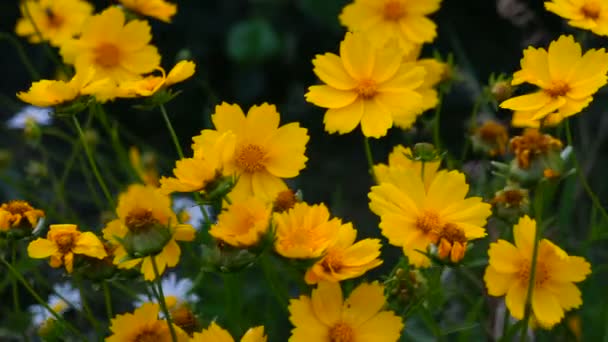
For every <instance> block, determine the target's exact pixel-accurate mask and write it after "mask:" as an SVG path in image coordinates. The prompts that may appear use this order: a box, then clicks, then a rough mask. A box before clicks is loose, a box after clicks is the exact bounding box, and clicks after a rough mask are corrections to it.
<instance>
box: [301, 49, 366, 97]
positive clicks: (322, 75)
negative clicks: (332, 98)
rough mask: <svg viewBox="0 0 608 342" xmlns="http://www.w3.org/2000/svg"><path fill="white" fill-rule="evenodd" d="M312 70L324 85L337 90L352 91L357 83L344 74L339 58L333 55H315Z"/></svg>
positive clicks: (344, 70)
mask: <svg viewBox="0 0 608 342" xmlns="http://www.w3.org/2000/svg"><path fill="white" fill-rule="evenodd" d="M312 64H313V65H314V66H315V68H314V69H313V70H314V72H315V74H316V75H317V77H319V79H320V80H321V81H323V82H324V83H325V84H327V85H329V86H331V87H332V88H336V89H339V90H351V89H354V88H355V86H356V85H357V83H356V82H355V80H354V79H353V78H352V77H351V76H350V75H349V74H348V73H347V72H346V69H344V64H343V63H342V60H341V59H340V57H339V56H337V55H334V54H333V53H326V54H324V55H317V56H316V57H315V59H314V60H313V61H312Z"/></svg>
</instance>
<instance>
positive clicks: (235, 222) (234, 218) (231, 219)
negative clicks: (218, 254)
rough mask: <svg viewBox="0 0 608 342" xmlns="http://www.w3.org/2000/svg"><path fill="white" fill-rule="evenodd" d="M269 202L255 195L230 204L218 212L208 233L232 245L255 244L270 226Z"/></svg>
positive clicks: (247, 245) (245, 245)
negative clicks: (215, 220) (214, 222)
mask: <svg viewBox="0 0 608 342" xmlns="http://www.w3.org/2000/svg"><path fill="white" fill-rule="evenodd" d="M271 210H272V207H271V206H270V204H268V203H266V202H264V201H262V200H261V199H259V198H257V197H250V198H248V199H246V200H243V201H237V202H233V203H232V204H230V205H229V206H228V208H227V210H225V211H223V212H222V213H221V214H219V216H218V219H217V223H216V224H214V225H212V226H211V228H210V230H209V234H211V236H213V237H214V238H216V239H219V240H222V241H224V242H225V243H227V244H229V245H231V246H234V247H251V246H254V245H256V244H257V243H258V242H259V241H260V239H261V238H262V236H263V235H264V234H265V233H266V232H267V231H268V227H269V226H270V212H271Z"/></svg>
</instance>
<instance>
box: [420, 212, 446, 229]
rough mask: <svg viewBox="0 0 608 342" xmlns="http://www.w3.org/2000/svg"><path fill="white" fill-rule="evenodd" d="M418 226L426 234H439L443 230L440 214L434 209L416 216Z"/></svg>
mask: <svg viewBox="0 0 608 342" xmlns="http://www.w3.org/2000/svg"><path fill="white" fill-rule="evenodd" d="M416 228H418V229H420V230H421V231H422V232H424V233H425V234H437V233H438V232H440V231H441V228H442V224H441V221H440V220H439V215H437V213H435V212H433V211H429V210H425V211H423V212H422V214H421V215H420V216H418V218H416Z"/></svg>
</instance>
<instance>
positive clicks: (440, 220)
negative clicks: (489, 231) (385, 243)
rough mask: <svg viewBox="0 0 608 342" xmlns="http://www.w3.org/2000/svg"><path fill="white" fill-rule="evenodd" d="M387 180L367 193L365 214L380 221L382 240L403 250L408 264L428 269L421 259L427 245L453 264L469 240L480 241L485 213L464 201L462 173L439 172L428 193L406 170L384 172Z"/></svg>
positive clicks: (475, 200)
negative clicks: (368, 207) (378, 218)
mask: <svg viewBox="0 0 608 342" xmlns="http://www.w3.org/2000/svg"><path fill="white" fill-rule="evenodd" d="M388 177H389V180H388V181H387V182H384V183H382V184H380V185H378V186H373V187H372V189H371V192H370V193H369V195H368V197H369V199H370V208H371V210H372V211H373V212H374V213H375V214H376V215H378V216H380V229H382V235H384V236H386V237H387V238H388V240H389V243H390V244H392V245H395V246H399V247H402V248H403V252H404V253H405V255H406V256H407V257H408V259H409V262H410V264H413V265H415V266H418V267H428V266H430V260H429V259H428V258H427V256H426V255H424V254H423V253H426V251H427V247H429V245H430V244H436V245H437V247H438V249H439V256H440V257H443V258H446V257H447V256H450V259H451V260H452V261H453V262H455V260H456V261H458V260H460V259H461V258H462V256H464V251H465V249H466V246H467V242H468V241H469V240H472V239H477V238H481V237H484V236H485V235H486V232H485V229H484V228H483V227H484V226H485V224H486V220H487V218H488V217H489V216H490V214H491V210H490V208H491V207H490V205H489V204H487V203H483V202H482V199H481V198H480V197H468V198H467V197H466V196H467V193H468V192H469V185H468V184H467V183H466V180H465V176H464V174H463V173H461V172H458V171H450V172H448V171H440V172H438V173H437V174H436V176H435V178H434V179H433V180H432V182H431V184H430V185H429V187H428V189H425V186H424V184H423V182H422V179H421V177H420V175H419V174H417V173H416V172H415V171H414V170H412V169H394V170H390V172H389V175H388Z"/></svg>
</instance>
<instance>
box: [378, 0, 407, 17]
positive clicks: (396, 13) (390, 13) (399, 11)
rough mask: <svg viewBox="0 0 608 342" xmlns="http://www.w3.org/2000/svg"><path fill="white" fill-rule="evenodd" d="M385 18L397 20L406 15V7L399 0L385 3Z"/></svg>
mask: <svg viewBox="0 0 608 342" xmlns="http://www.w3.org/2000/svg"><path fill="white" fill-rule="evenodd" d="M383 14H384V19H386V20H392V21H396V20H399V19H401V18H403V16H405V8H404V6H403V4H401V2H400V1H399V0H390V1H387V2H385V3H384V11H383Z"/></svg>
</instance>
